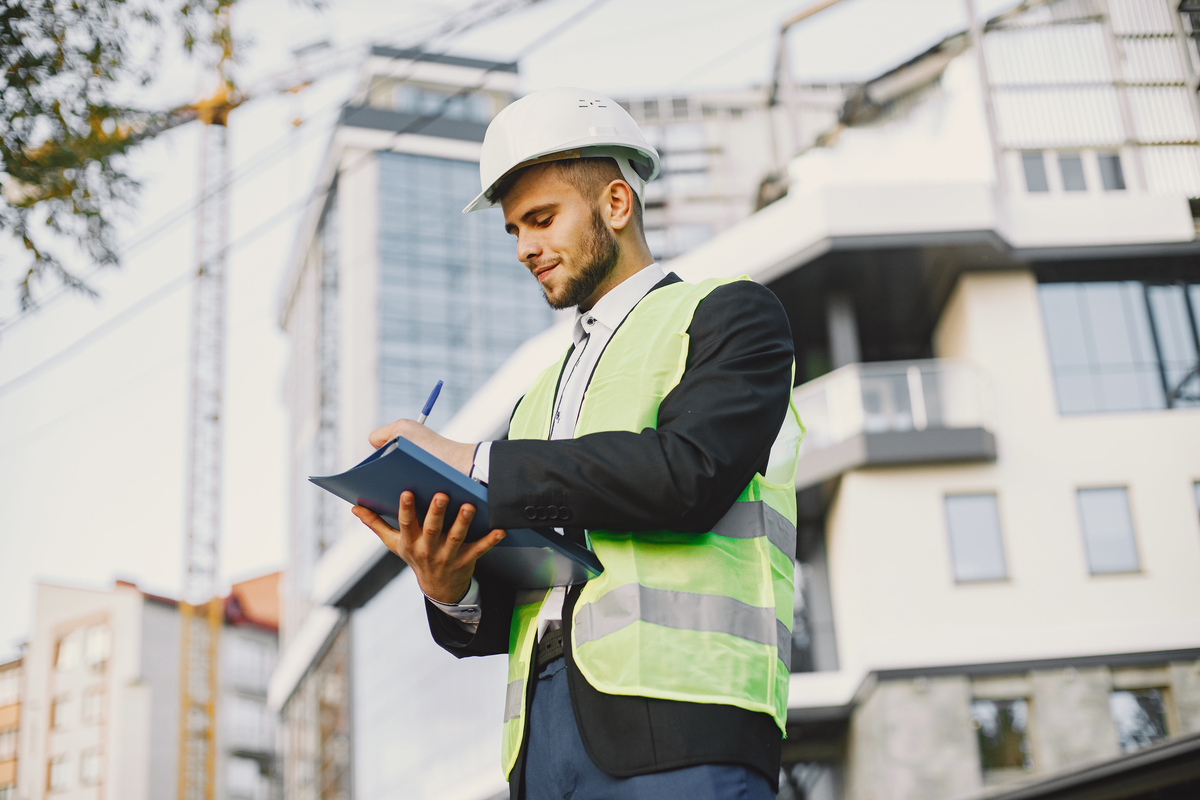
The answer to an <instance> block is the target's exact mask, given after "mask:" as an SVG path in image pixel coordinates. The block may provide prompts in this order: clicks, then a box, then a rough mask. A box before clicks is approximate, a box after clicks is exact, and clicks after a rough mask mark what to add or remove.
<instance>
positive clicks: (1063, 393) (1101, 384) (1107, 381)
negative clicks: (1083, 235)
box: [1038, 281, 1200, 414]
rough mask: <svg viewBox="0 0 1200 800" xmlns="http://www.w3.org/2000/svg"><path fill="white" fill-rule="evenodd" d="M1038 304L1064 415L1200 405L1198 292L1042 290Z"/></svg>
mask: <svg viewBox="0 0 1200 800" xmlns="http://www.w3.org/2000/svg"><path fill="white" fill-rule="evenodd" d="M1038 300H1039V303H1040V305H1041V310H1042V320H1043V323H1044V325H1045V331H1046V344H1047V346H1048V347H1049V355H1050V366H1051V369H1052V371H1053V374H1054V387H1055V393H1056V395H1057V397H1058V408H1059V411H1060V412H1061V413H1063V414H1080V413H1089V412H1107V411H1150V410H1155V409H1162V408H1184V407H1197V406H1200V372H1197V371H1196V369H1197V366H1198V356H1197V342H1198V341H1200V338H1198V337H1200V331H1198V330H1197V324H1198V323H1197V321H1196V320H1197V316H1198V315H1197V313H1196V310H1197V308H1200V285H1197V284H1191V285H1187V286H1181V285H1167V286H1154V285H1146V284H1142V283H1140V282H1138V281H1120V282H1117V281H1105V282H1097V283H1043V284H1041V285H1040V286H1039V287H1038Z"/></svg>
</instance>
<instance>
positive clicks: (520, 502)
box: [426, 274, 793, 800]
mask: <svg viewBox="0 0 1200 800" xmlns="http://www.w3.org/2000/svg"><path fill="white" fill-rule="evenodd" d="M678 281H679V278H678V277H677V276H675V275H674V274H671V275H668V276H667V277H666V278H664V279H663V280H662V281H661V282H660V283H659V284H658V285H656V286H655V287H654V288H655V289H658V288H660V287H662V286H666V285H668V284H670V283H675V282H678ZM651 291H653V290H651ZM688 334H689V338H690V345H689V350H688V359H687V366H686V369H685V371H684V374H683V377H682V378H681V380H680V382H679V384H678V385H677V386H676V387H675V388H674V389H673V390H672V391H671V392H670V394H668V395H667V397H666V398H664V400H663V402H662V404H661V406H660V407H659V414H658V427H657V428H656V429H646V430H643V431H641V432H640V433H631V432H625V431H610V432H603V433H593V434H588V435H586V436H581V437H579V438H577V439H571V440H563V441H550V442H547V441H536V440H517V441H507V440H506V441H497V442H495V443H493V445H492V455H491V469H490V473H491V475H490V483H489V485H488V505H489V508H490V516H489V524H490V525H491V527H493V528H506V527H525V526H527V525H529V519H528V513H529V512H528V509H530V507H532V508H533V509H534V510H535V511H536V509H537V508H538V507H545V506H548V505H554V506H556V507H558V508H559V509H560V511H559V514H560V516H559V519H560V520H563V519H564V517H565V520H566V524H568V525H571V526H578V527H576V528H567V529H566V532H567V535H568V536H571V537H573V538H576V540H577V541H582V529H583V528H607V529H616V530H630V531H638V530H673V531H681V532H690V533H707V532H708V531H711V530H712V528H713V526H714V525H715V524H716V522H717V521H718V520H719V519H720V518H721V517H722V516H724V514H725V513H726V512H727V511H728V510H729V508H730V507H731V506H732V505H733V503H734V501H736V500H737V497H738V495H739V494H741V492H742V490H743V489H744V488H745V487H746V485H747V484H748V483H749V482H750V479H751V478H752V477H753V476H754V473H755V472H764V471H765V470H766V464H767V459H768V457H769V455H770V449H771V444H772V443H773V442H774V439H775V436H776V434H777V433H778V431H779V428H780V426H781V425H782V423H783V419H784V415H785V414H786V413H787V407H788V398H789V395H790V393H791V390H792V361H793V345H792V335H791V331H790V329H789V326H788V321H787V317H786V316H785V314H784V311H783V307H782V306H781V305H780V303H779V301H778V300H777V299H776V297H775V296H774V295H773V294H772V293H771V292H770V291H768V290H767V289H766V288H764V287H762V286H760V285H758V284H755V283H751V282H749V281H737V282H734V283H730V284H726V285H723V286H720V287H718V288H717V289H715V290H714V291H713V292H712V293H711V294H709V295H708V297H707V298H705V299H704V300H703V301H702V302H701V303H700V305H699V306H698V307H697V309H696V313H695V315H694V316H693V318H692V323H691V326H690V327H689V329H688ZM601 358H603V356H601ZM562 509H566V514H565V515H564V514H563V513H562ZM580 591H581V587H575V588H573V589H572V590H571V591H570V592H569V593H568V595H567V601H566V605H565V607H564V609H563V617H564V621H563V622H564V625H565V626H569V624H570V617H571V614H570V611H571V608H572V607H573V606H574V603H575V601H576V599H577V598H578V596H579V592H580ZM480 601H481V605H482V612H483V613H482V617H481V621H480V624H479V628H478V630H477V631H476V633H475V635H474V636H472V635H470V634H468V633H466V632H464V631H463V630H462V628H461V627H459V625H458V624H457V623H456V622H455V621H454V620H452V619H451V618H450V617H448V616H446V615H445V614H443V613H442V612H441V611H439V610H438V609H437V608H436V606H433V605H432V604H431V603H428V602H427V603H426V605H427V611H428V616H429V625H430V629H431V631H432V633H433V637H434V639H435V641H437V643H438V644H439V645H441V646H442V647H443V648H445V649H446V650H447V651H449V652H450V653H452V654H453V655H455V656H458V657H460V658H461V657H464V656H475V655H491V654H499V653H507V652H508V639H509V626H510V622H511V618H512V609H513V595H512V591H511V590H508V589H506V588H505V587H504V586H502V585H498V584H490V583H488V582H486V581H485V580H484V579H483V578H481V579H480ZM566 632H567V633H568V634H569V633H570V630H569V627H568V628H567V630H566ZM566 640H567V642H568V647H567V652H566V659H567V675H568V680H569V685H570V689H571V702H572V705H573V707H574V709H575V718H576V721H577V724H578V726H579V732H580V735H581V738H582V739H583V743H584V746H585V748H586V749H587V751H588V755H589V756H591V758H592V760H593V761H594V762H595V763H596V765H597V766H599V767H600V768H601V769H603V770H604V771H605V772H608V773H609V774H612V775H617V776H629V775H638V774H643V773H649V772H659V771H662V770H666V769H674V768H678V767H684V766H691V765H694V764H705V763H737V764H745V765H748V766H751V767H754V768H756V769H759V770H761V771H762V772H763V773H765V774H766V775H767V776H768V777H769V778H770V780H771V781H772V783H774V782H775V781H777V779H778V776H779V763H780V744H781V738H780V734H779V729H778V727H777V726H776V725H775V722H774V720H773V719H772V718H771V717H770V716H769V715H767V714H763V713H758V712H751V711H746V710H745V709H741V708H737V707H734V706H725V705H705V704H698V703H685V702H678V701H671V700H658V699H650V698H643V697H624V696H617V695H609V694H603V693H601V692H598V691H597V690H595V689H594V688H592V687H591V685H589V684H588V683H587V681H586V680H585V679H584V678H583V677H582V675H580V673H579V670H578V669H576V668H575V664H574V660H573V658H572V654H571V650H570V647H569V642H570V636H569V635H568V636H567V637H566ZM534 683H536V681H534ZM532 694H533V693H532V691H531V692H528V693H527V696H528V699H529V700H532ZM523 764H524V747H522V751H521V756H520V758H519V760H518V762H517V765H516V767H515V768H514V770H513V774H512V776H511V781H510V789H511V793H512V797H513V798H514V800H515V798H519V797H520V796H521V777H522V772H523Z"/></svg>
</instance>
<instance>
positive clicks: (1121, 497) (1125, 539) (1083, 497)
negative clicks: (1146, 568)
mask: <svg viewBox="0 0 1200 800" xmlns="http://www.w3.org/2000/svg"><path fill="white" fill-rule="evenodd" d="M1078 495H1079V521H1080V525H1081V526H1082V528H1083V542H1084V546H1085V548H1086V549H1087V560H1088V569H1089V570H1090V571H1091V573H1092V574H1093V575H1102V574H1105V573H1110V572H1136V571H1137V570H1138V569H1139V563H1138V552H1137V542H1136V541H1135V540H1134V536H1133V518H1132V516H1131V514H1130V512H1129V494H1128V493H1127V492H1126V491H1125V487H1123V486H1116V487H1111V488H1105V489H1080V490H1079V492H1078Z"/></svg>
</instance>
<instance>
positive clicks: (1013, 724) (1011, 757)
mask: <svg viewBox="0 0 1200 800" xmlns="http://www.w3.org/2000/svg"><path fill="white" fill-rule="evenodd" d="M971 723H972V725H973V727H974V728H975V732H976V734H977V736H978V740H979V761H980V763H981V764H982V766H983V772H984V774H987V773H989V772H994V771H996V770H1010V769H1023V770H1030V769H1033V755H1032V749H1031V748H1030V746H1029V737H1028V730H1029V703H1028V701H1026V700H1025V699H1024V698H1015V699H1012V700H974V701H972V703H971Z"/></svg>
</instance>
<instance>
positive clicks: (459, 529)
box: [446, 503, 475, 554]
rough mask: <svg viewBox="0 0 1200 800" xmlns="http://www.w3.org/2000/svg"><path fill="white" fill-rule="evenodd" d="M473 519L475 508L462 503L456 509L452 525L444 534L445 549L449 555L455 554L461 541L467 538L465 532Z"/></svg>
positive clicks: (460, 545)
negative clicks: (456, 512) (456, 513)
mask: <svg viewBox="0 0 1200 800" xmlns="http://www.w3.org/2000/svg"><path fill="white" fill-rule="evenodd" d="M474 518H475V506H473V505H470V504H469V503H463V505H462V507H461V508H459V509H458V516H457V517H455V518H454V524H452V525H451V526H450V530H449V531H447V532H446V548H447V549H448V550H449V551H450V553H451V554H454V553H457V552H458V548H460V547H462V543H463V540H464V539H466V538H467V531H468V530H470V528H471V520H473V519H474Z"/></svg>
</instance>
